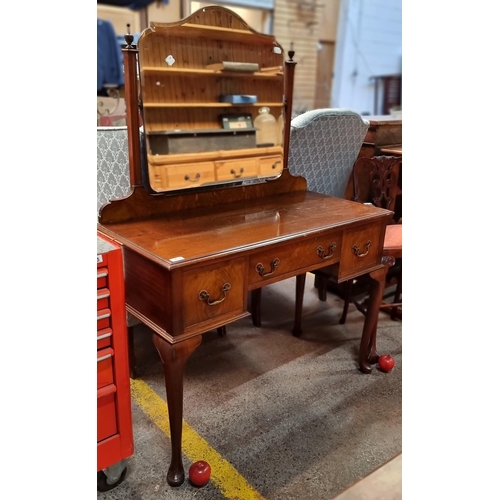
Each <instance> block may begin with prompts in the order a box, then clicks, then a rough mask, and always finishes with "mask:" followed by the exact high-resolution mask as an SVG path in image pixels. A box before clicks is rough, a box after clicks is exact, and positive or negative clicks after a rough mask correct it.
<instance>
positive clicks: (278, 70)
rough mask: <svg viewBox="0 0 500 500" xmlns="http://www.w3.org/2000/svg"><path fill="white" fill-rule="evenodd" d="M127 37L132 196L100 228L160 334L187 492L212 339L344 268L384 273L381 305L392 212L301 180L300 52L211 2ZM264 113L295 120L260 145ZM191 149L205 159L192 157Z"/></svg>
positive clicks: (135, 308)
mask: <svg viewBox="0 0 500 500" xmlns="http://www.w3.org/2000/svg"><path fill="white" fill-rule="evenodd" d="M126 40H127V44H128V45H126V46H124V47H123V53H124V64H125V85H126V101H127V123H128V132H129V158H130V178H131V185H132V193H131V194H130V195H129V196H128V197H126V198H122V199H119V200H115V201H112V202H110V203H109V204H107V205H105V206H104V207H102V209H101V211H100V215H99V223H98V232H101V233H103V234H105V235H106V236H107V237H109V238H111V239H112V240H114V241H116V242H118V243H119V244H120V245H121V246H122V248H123V258H124V267H125V296H126V308H127V310H128V311H129V312H130V313H131V314H133V315H134V316H136V317H137V318H139V319H140V320H141V321H143V322H144V323H145V324H146V325H147V326H149V327H150V328H151V329H152V330H153V332H154V334H153V342H154V344H155V346H156V348H157V350H158V352H159V354H160V357H161V360H162V363H163V366H164V371H165V386H166V393H167V404H168V412H169V421H170V429H171V445H172V456H171V463H170V467H169V470H168V474H167V480H168V483H169V484H170V485H171V486H179V485H180V484H182V483H183V481H184V469H183V465H182V456H181V439H182V418H183V372H184V366H185V364H186V362H187V360H188V358H189V356H190V355H191V354H192V353H193V352H194V350H195V349H196V348H197V347H198V346H199V345H200V343H201V340H202V334H203V333H205V332H207V331H210V330H213V329H215V328H220V327H223V326H224V325H227V324H229V323H231V322H232V321H235V320H237V319H240V318H242V317H245V316H247V315H248V314H249V313H248V306H247V298H248V292H249V291H252V290H256V289H258V288H260V287H262V286H264V285H267V284H271V283H274V282H277V281H280V280H284V279H287V278H290V277H293V276H297V275H299V274H303V273H305V272H307V271H311V270H314V269H318V268H320V267H323V266H326V265H331V264H336V269H337V271H336V276H335V278H336V279H337V280H338V281H345V280H347V279H349V278H353V277H356V276H358V275H361V274H365V273H370V275H371V277H372V289H371V297H372V299H373V300H374V301H375V302H376V301H378V299H380V297H381V294H382V292H383V283H384V278H385V274H386V271H387V265H388V264H387V263H384V262H382V243H383V240H384V234H385V228H386V225H387V222H388V219H389V217H390V215H391V213H392V212H389V211H387V210H383V209H378V208H374V207H370V206H365V205H363V204H359V203H355V202H352V201H349V200H345V199H341V198H334V197H329V196H324V195H321V194H318V193H313V192H309V191H307V184H306V180H305V179H304V178H302V177H294V176H292V175H290V173H289V171H288V168H287V159H288V150H289V147H288V146H289V137H290V120H291V114H292V93H293V92H292V91H293V73H294V66H295V64H296V63H295V62H294V61H293V55H294V53H293V52H292V51H291V52H289V53H288V55H289V59H288V60H286V61H285V59H284V57H283V51H282V49H281V47H280V46H279V45H278V44H277V42H276V41H275V39H274V37H273V36H270V35H263V34H259V33H256V32H255V31H253V30H252V29H251V28H249V27H248V25H247V24H246V23H245V22H244V21H243V20H242V19H241V18H240V17H239V16H238V15H236V14H235V13H233V12H231V11H230V10H228V9H225V8H222V7H206V8H203V9H201V10H199V11H198V12H196V13H194V14H192V15H191V16H189V17H188V18H187V19H185V20H183V21H180V22H178V23H168V24H154V25H151V27H150V28H148V29H146V30H145V31H144V32H143V33H142V35H141V37H140V39H139V41H138V45H137V46H133V45H131V43H132V41H133V40H132V37H131V36H130V37H128V38H126ZM172 61H174V62H172ZM227 62H230V63H235V64H234V66H233V67H232V66H231V65H230V64H229V65H228V66H227V68H226V67H225V66H224V65H225V64H226V63H227ZM137 68H138V69H137ZM138 76H139V80H140V81H139V82H138ZM253 94H255V97H256V99H257V101H256V102H252V98H253ZM221 96H222V98H221ZM227 96H232V97H229V98H228V97H227ZM238 96H239V97H238ZM228 100H229V101H231V102H228ZM262 106H266V107H269V109H270V110H271V113H272V114H273V115H274V117H275V119H276V123H277V124H279V122H280V119H279V118H280V114H283V122H284V126H283V129H282V131H279V132H278V134H277V138H276V140H271V141H270V142H269V143H266V144H264V145H259V146H257V144H256V143H255V141H254V139H255V138H254V137H253V134H254V132H255V131H254V130H253V127H252V124H253V123H255V120H256V118H257V116H258V111H259V108H260V107H262ZM137 110H140V111H141V113H142V120H143V123H144V141H145V150H146V155H145V156H146V157H147V166H146V167H145V168H144V167H143V168H142V169H141V140H142V138H141V135H140V131H139V113H138V111H137ZM227 115H229V117H230V120H233V123H234V122H238V125H236V126H235V127H236V128H237V131H238V132H240V131H241V130H243V133H244V134H247V135H245V137H244V138H243V139H242V138H241V137H238V138H237V139H234V137H235V135H233V134H232V132H233V131H234V129H231V128H229V132H227V133H226V132H224V131H222V132H221V129H223V125H222V121H221V116H222V117H224V118H227ZM241 122H244V125H241ZM280 134H281V140H280ZM193 139H194V141H193ZM240 140H241V141H242V142H240ZM189 142H190V143H191V144H192V145H193V148H195V150H196V152H193V153H190V152H186V151H185V149H183V148H184V145H185V144H186V143H189ZM214 144H216V146H214ZM179 148H180V149H179ZM377 318H378V309H376V308H371V309H370V311H369V312H368V314H367V315H366V319H365V323H364V327H363V332H362V335H361V343H360V352H359V363H360V369H361V370H362V371H363V372H365V373H369V372H370V371H371V365H372V364H374V363H376V362H377V359H378V355H377V352H376V342H375V340H376V329H377Z"/></svg>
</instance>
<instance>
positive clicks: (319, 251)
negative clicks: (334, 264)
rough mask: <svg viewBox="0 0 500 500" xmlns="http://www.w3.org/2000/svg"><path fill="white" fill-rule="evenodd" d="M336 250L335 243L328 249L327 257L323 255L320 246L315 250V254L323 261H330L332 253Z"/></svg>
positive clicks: (322, 249)
mask: <svg viewBox="0 0 500 500" xmlns="http://www.w3.org/2000/svg"><path fill="white" fill-rule="evenodd" d="M336 248H337V243H332V244H331V245H330V246H329V247H328V249H329V250H330V251H329V252H328V255H325V249H324V248H323V247H322V246H321V245H320V246H319V247H318V248H316V253H317V254H318V256H319V257H321V258H322V259H323V260H327V259H331V258H332V257H333V252H334V251H335V249H336Z"/></svg>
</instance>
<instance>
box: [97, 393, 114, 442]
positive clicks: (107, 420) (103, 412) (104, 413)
mask: <svg viewBox="0 0 500 500" xmlns="http://www.w3.org/2000/svg"><path fill="white" fill-rule="evenodd" d="M115 395H116V387H115V386H114V385H112V386H110V387H106V388H104V389H101V390H100V391H97V442H99V441H102V440H103V439H106V438H108V437H110V436H113V435H114V434H116V433H117V432H118V426H117V424H116V401H115Z"/></svg>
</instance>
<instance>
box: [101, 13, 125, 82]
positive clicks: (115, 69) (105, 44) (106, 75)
mask: <svg viewBox="0 0 500 500" xmlns="http://www.w3.org/2000/svg"><path fill="white" fill-rule="evenodd" d="M122 60H123V59H122V55H121V52H120V49H119V46H118V43H117V38H116V34H115V30H114V28H113V25H112V24H111V23H110V22H109V21H104V20H103V19H97V91H98V92H99V91H100V90H102V89H103V88H104V85H105V84H109V85H116V86H118V87H121V86H123V84H124V77H123V63H122Z"/></svg>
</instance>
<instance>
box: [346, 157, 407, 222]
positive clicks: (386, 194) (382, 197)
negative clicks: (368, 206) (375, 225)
mask: <svg viewBox="0 0 500 500" xmlns="http://www.w3.org/2000/svg"><path fill="white" fill-rule="evenodd" d="M402 161H403V159H402V157H401V156H389V155H379V156H373V157H371V158H358V160H357V161H356V163H355V164H354V167H353V176H352V180H353V192H354V196H353V198H352V199H353V200H354V201H359V202H361V203H372V204H373V205H375V206H376V207H380V208H385V209H387V210H392V211H393V212H394V215H393V217H392V219H391V220H390V223H395V222H399V221H400V219H401V217H402V213H401V211H402V207H401V196H402V189H401V165H402Z"/></svg>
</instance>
